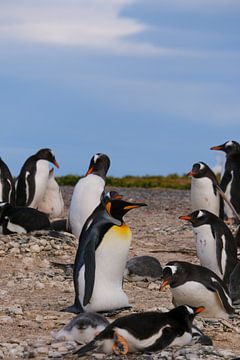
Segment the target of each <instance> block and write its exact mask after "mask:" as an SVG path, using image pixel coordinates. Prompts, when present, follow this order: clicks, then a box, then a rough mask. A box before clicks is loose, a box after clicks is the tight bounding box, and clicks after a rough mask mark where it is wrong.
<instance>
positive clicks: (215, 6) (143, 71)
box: [0, 0, 240, 176]
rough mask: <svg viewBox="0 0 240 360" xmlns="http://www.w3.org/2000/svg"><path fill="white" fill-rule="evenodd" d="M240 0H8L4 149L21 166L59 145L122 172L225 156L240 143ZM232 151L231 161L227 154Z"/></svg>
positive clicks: (186, 165)
mask: <svg viewBox="0 0 240 360" xmlns="http://www.w3.org/2000/svg"><path fill="white" fill-rule="evenodd" d="M239 34H240V2H239V0H201V1H195V0H147V1H146V0H145V1H144V0H22V1H21V2H20V1H19V0H2V1H1V2H0V117H1V135H0V136H1V143H0V155H1V157H2V159H3V160H4V161H5V162H6V163H7V164H8V165H9V168H10V169H11V171H12V173H13V174H14V175H17V174H18V172H19V170H20V167H21V165H22V164H23V162H24V161H25V159H26V158H27V157H28V156H30V155H32V154H33V153H35V152H36V151H37V150H38V149H40V148H42V147H50V148H52V149H53V151H54V152H55V155H56V159H57V161H58V162H59V164H60V169H59V170H56V174H58V175H64V174H68V173H73V174H83V173H85V172H86V169H87V167H88V164H89V160H90V158H91V156H92V155H93V154H94V153H96V152H105V153H106V154H108V155H109V157H110V158H111V168H110V171H109V174H110V175H114V176H124V175H126V174H132V175H146V174H153V175H158V174H159V175H166V174H169V173H173V172H177V173H179V174H183V173H186V172H188V171H189V170H190V169H191V167H192V164H193V163H194V162H197V161H204V162H206V163H208V164H209V165H210V166H214V164H215V163H216V156H220V154H219V153H218V154H217V152H213V151H210V150H209V148H210V147H211V146H214V145H218V144H221V143H223V142H225V141H227V140H236V141H240V135H239V134H240V101H239V98H240V66H239V64H240V41H239ZM223 158H224V157H220V158H219V159H223Z"/></svg>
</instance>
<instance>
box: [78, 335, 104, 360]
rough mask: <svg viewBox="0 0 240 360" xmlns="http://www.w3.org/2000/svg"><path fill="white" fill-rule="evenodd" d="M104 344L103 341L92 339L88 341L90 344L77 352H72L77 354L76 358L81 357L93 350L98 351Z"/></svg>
mask: <svg viewBox="0 0 240 360" xmlns="http://www.w3.org/2000/svg"><path fill="white" fill-rule="evenodd" d="M103 342H104V339H102V340H100V339H96V338H95V339H93V340H92V341H90V343H88V344H86V345H84V346H82V347H81V348H80V349H78V350H77V351H74V353H73V354H77V355H78V357H82V356H84V355H86V354H87V353H89V352H92V351H93V350H95V349H98V348H99V347H100V346H101V345H102V344H103Z"/></svg>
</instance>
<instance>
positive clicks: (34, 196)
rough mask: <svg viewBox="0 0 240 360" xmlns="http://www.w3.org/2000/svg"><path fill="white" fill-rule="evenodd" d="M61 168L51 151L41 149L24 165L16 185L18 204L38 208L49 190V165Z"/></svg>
mask: <svg viewBox="0 0 240 360" xmlns="http://www.w3.org/2000/svg"><path fill="white" fill-rule="evenodd" d="M48 162H51V163H53V164H54V165H55V166H56V167H57V168H58V167H59V165H58V163H57V161H56V159H55V156H54V154H53V152H52V150H51V149H41V150H39V151H38V152H37V153H36V154H34V155H32V156H30V157H29V158H28V159H27V160H26V161H25V163H24V164H23V166H22V168H21V171H20V174H19V176H18V178H17V183H16V204H17V205H18V206H29V207H32V208H37V206H38V204H39V202H40V201H41V200H42V198H43V195H44V193H45V191H46V188H47V183H48V175H49V165H48Z"/></svg>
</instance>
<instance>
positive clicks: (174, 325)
mask: <svg viewBox="0 0 240 360" xmlns="http://www.w3.org/2000/svg"><path fill="white" fill-rule="evenodd" d="M203 310H204V307H197V308H194V307H190V306H186V305H183V306H179V307H177V308H175V309H172V310H170V311H168V312H166V313H160V312H157V311H152V312H143V313H138V314H131V315H127V316H124V317H121V318H119V319H117V320H115V321H113V322H112V323H111V324H110V325H108V326H107V327H106V328H105V330H103V331H102V332H101V333H100V334H98V335H97V336H96V337H95V339H94V340H93V341H91V342H90V343H89V344H87V345H85V346H83V347H82V348H80V349H79V350H78V351H77V352H76V353H77V354H78V356H79V357H80V356H84V355H85V354H86V353H88V352H90V351H91V352H92V351H93V350H95V349H99V348H101V349H102V351H103V352H105V353H115V354H117V355H126V354H127V353H128V352H153V351H160V350H162V349H164V348H166V347H170V346H180V347H182V346H184V345H187V344H189V343H190V342H191V340H192V322H193V319H194V317H195V316H196V315H197V314H198V313H200V312H202V311H203Z"/></svg>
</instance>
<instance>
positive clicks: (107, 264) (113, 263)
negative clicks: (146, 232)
mask: <svg viewBox="0 0 240 360" xmlns="http://www.w3.org/2000/svg"><path fill="white" fill-rule="evenodd" d="M131 239H132V235H131V230H130V229H129V227H128V226H127V225H125V224H123V225H122V226H121V227H118V226H113V227H112V228H111V229H110V230H109V231H108V232H107V234H106V235H105V236H104V239H103V240H102V242H101V244H100V246H99V247H98V249H97V250H96V253H95V259H96V269H95V281H94V288H93V294H92V297H91V300H90V303H89V304H87V305H86V306H85V307H84V310H86V311H107V310H112V309H117V308H121V307H125V306H129V302H128V297H127V295H126V294H125V292H124V291H123V289H122V282H123V273H124V269H125V266H126V262H127V257H128V252H129V247H130V244H131ZM84 271H85V267H84V269H81V271H80V283H79V286H80V302H81V303H82V299H83V294H84Z"/></svg>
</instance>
